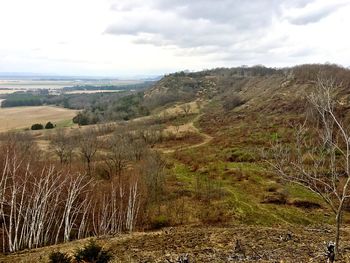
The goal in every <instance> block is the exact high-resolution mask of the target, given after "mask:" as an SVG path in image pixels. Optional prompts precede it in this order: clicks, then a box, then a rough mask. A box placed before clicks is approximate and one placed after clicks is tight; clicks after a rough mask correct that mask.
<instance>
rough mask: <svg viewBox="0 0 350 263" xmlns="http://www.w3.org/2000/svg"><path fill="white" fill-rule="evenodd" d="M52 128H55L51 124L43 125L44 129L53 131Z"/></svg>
mask: <svg viewBox="0 0 350 263" xmlns="http://www.w3.org/2000/svg"><path fill="white" fill-rule="evenodd" d="M53 128H55V126H54V125H53V124H52V122H50V121H49V122H48V123H46V125H45V129H53Z"/></svg>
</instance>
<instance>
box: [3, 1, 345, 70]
mask: <svg viewBox="0 0 350 263" xmlns="http://www.w3.org/2000/svg"><path fill="white" fill-rule="evenodd" d="M349 14H350V0H307V1H306V0H0V72H31V73H42V74H59V75H96V76H97V75H99V76H127V75H157V74H163V73H170V72H174V71H180V70H191V71H197V70H202V69H209V68H215V67H233V66H240V65H257V64H263V65H266V66H271V67H284V66H292V65H296V64H304V63H326V62H329V63H336V64H340V65H343V66H346V67H348V66H350V34H349V30H350V15H349Z"/></svg>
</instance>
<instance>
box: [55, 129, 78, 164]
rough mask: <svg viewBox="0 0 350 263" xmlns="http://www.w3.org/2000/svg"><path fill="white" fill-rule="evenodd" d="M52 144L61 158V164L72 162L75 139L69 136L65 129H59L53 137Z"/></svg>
mask: <svg viewBox="0 0 350 263" xmlns="http://www.w3.org/2000/svg"><path fill="white" fill-rule="evenodd" d="M51 146H52V148H53V150H54V152H55V154H56V155H57V156H58V158H59V159H60V163H61V164H70V163H71V161H72V155H73V150H74V146H75V140H74V139H72V138H71V137H69V136H68V135H67V134H66V133H65V132H64V130H63V129H57V131H56V133H55V134H54V136H53V137H52V138H51Z"/></svg>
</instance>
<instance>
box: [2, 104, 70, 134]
mask: <svg viewBox="0 0 350 263" xmlns="http://www.w3.org/2000/svg"><path fill="white" fill-rule="evenodd" d="M76 113H77V111H75V110H68V109H64V108H59V107H52V106H38V107H13V108H0V132H3V131H9V130H13V129H24V128H30V126H31V125H32V124H34V123H41V124H43V125H45V124H46V123H47V122H48V121H51V122H53V123H55V124H59V123H60V122H64V121H67V120H69V121H70V120H71V119H72V118H73V117H74V116H75V115H76Z"/></svg>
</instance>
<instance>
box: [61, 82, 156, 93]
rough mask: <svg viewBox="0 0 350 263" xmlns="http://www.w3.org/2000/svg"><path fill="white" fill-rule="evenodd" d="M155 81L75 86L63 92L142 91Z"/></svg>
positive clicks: (66, 88)
mask: <svg viewBox="0 0 350 263" xmlns="http://www.w3.org/2000/svg"><path fill="white" fill-rule="evenodd" d="M154 84H155V81H145V82H142V83H134V84H119V85H118V84H117V85H98V86H96V85H77V86H73V87H64V88H63V91H76V90H116V91H118V90H142V89H146V88H149V87H150V86H152V85H154Z"/></svg>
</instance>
